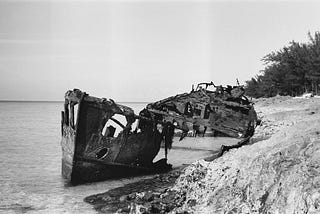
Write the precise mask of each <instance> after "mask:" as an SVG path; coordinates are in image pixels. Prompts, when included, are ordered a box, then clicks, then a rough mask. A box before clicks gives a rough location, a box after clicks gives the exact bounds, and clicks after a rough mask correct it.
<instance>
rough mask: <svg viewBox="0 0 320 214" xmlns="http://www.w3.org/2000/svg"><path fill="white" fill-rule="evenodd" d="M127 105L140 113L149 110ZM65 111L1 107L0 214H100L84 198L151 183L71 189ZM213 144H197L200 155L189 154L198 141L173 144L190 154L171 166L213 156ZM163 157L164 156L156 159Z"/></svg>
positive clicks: (42, 105)
mask: <svg viewBox="0 0 320 214" xmlns="http://www.w3.org/2000/svg"><path fill="white" fill-rule="evenodd" d="M122 104H124V105H127V106H130V107H132V108H133V109H134V110H135V112H136V113H138V112H139V111H140V110H141V109H142V108H143V107H144V106H145V105H146V104H145V103H122ZM62 109H63V102H0V121H1V122H0V213H6V214H7V213H37V214H38V213H96V211H95V210H94V209H93V208H92V206H91V205H89V204H87V203H85V202H83V198H84V197H86V196H89V195H92V194H97V193H101V192H105V191H107V190H109V189H112V188H116V187H119V186H122V185H124V184H127V183H131V182H135V181H138V180H139V179H142V178H150V177H152V175H149V176H140V177H134V178H124V179H116V180H108V181H103V182H97V183H91V184H84V185H79V186H68V185H66V184H65V182H64V180H63V178H62V177H61V147H60V138H61V130H60V123H61V122H60V121H61V118H60V115H61V110H62ZM175 141H176V140H175ZM220 141H221V142H222V141H223V140H220ZM220 141H219V140H216V142H218V143H217V144H216V145H217V146H219V145H220V144H221V142H220ZM182 142H183V141H182ZM201 142H202V143H201ZM211 142H212V138H211V139H205V138H198V141H197V145H198V149H197V150H192V149H190V148H191V147H192V146H193V144H194V141H193V140H190V139H189V140H188V139H186V141H185V143H181V142H174V145H178V147H179V145H180V146H181V145H184V148H187V149H178V148H177V149H172V150H171V151H170V152H169V157H168V159H169V162H170V163H172V164H173V166H174V167H178V166H181V165H182V164H189V163H191V162H193V161H195V160H197V159H199V158H203V157H206V156H209V155H210V154H211V151H210V149H208V145H209V147H210V145H211ZM189 147H190V148H189ZM202 147H203V148H202ZM199 148H200V149H199ZM213 149H214V148H213ZM163 157H164V151H162V150H160V152H159V155H158V156H157V158H156V159H160V158H163Z"/></svg>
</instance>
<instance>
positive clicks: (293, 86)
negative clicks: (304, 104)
mask: <svg viewBox="0 0 320 214" xmlns="http://www.w3.org/2000/svg"><path fill="white" fill-rule="evenodd" d="M308 39H309V41H308V42H307V43H298V42H295V41H292V42H290V43H289V45H288V46H287V47H284V48H282V49H280V50H279V51H276V52H271V53H270V54H268V55H266V56H265V57H263V59H262V61H263V62H264V63H265V65H266V67H265V69H264V70H263V71H262V72H261V73H262V74H261V75H258V76H257V77H255V78H252V79H251V80H249V81H246V93H247V95H249V96H251V97H271V96H275V95H277V94H280V95H291V96H297V95H301V94H302V93H305V92H310V91H312V92H314V93H318V92H319V84H320V32H315V34H314V36H312V35H311V33H310V32H309V33H308Z"/></svg>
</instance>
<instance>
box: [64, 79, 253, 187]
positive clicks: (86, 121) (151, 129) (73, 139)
mask: <svg viewBox="0 0 320 214" xmlns="http://www.w3.org/2000/svg"><path fill="white" fill-rule="evenodd" d="M203 84H205V86H206V87H205V88H202V87H200V85H201V84H199V85H198V87H197V89H196V90H194V89H193V90H192V91H191V92H190V93H184V94H178V95H176V96H172V97H169V98H166V99H164V100H160V101H158V102H155V103H150V104H148V105H147V106H146V108H145V109H143V110H142V111H141V112H140V113H139V115H135V113H134V112H133V110H132V109H131V108H129V107H127V106H123V105H120V104H117V103H115V102H114V101H113V100H111V99H110V100H107V99H105V98H102V99H100V98H96V97H92V96H89V95H88V94H86V93H84V92H81V91H80V90H78V89H74V90H73V91H68V92H67V93H66V95H65V104H64V111H63V112H62V123H61V130H62V133H61V134H62V140H61V145H62V175H63V177H64V178H66V179H67V180H68V181H70V182H71V183H72V184H78V183H84V182H93V181H99V180H105V179H109V178H116V177H124V176H130V175H136V174H141V173H154V172H163V171H167V170H170V169H171V165H170V164H167V159H166V158H167V154H168V150H169V149H170V148H171V145H172V142H173V137H174V135H175V134H176V132H175V129H179V130H181V131H182V133H181V137H180V140H182V139H183V138H184V137H185V136H187V135H188V134H189V133H190V132H193V131H196V132H198V133H200V132H202V134H203V136H204V135H205V132H206V131H207V130H209V131H212V132H211V133H216V132H219V133H221V134H224V135H226V136H229V137H233V138H241V141H240V142H239V143H238V144H237V145H236V147H239V146H242V145H243V144H244V143H246V142H248V141H249V139H250V137H251V136H252V135H253V133H254V129H255V126H256V124H257V114H256V112H255V110H254V108H253V104H252V103H251V102H250V101H249V100H248V99H247V98H246V97H245V96H244V90H243V88H242V87H241V86H233V87H231V86H227V87H222V86H219V87H216V86H215V85H214V84H213V83H212V82H211V83H203ZM208 86H214V87H215V88H216V90H215V91H210V90H208V89H207V88H208ZM75 109H77V110H75ZM117 116H122V117H123V118H124V120H125V121H126V124H125V125H124V124H122V123H121V121H119V120H118V119H117ZM110 121H112V122H114V123H115V125H117V126H119V127H118V129H119V128H121V130H122V131H120V132H119V133H116V131H115V130H116V128H115V127H114V126H113V125H110V124H109V122H110ZM135 122H138V124H137V126H136V129H135V130H134V131H132V130H131V129H132V126H133V124H134V123H135ZM115 133H116V134H117V136H115ZM161 142H164V147H165V158H164V159H161V160H160V161H158V162H156V163H154V162H153V160H154V158H155V157H156V155H157V154H158V152H159V150H160V144H161ZM231 148H233V147H228V148H227V149H231ZM222 150H223V151H226V149H222ZM223 151H222V153H221V154H223Z"/></svg>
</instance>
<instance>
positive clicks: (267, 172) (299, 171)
mask: <svg viewBox="0 0 320 214" xmlns="http://www.w3.org/2000/svg"><path fill="white" fill-rule="evenodd" d="M289 101H290V102H291V100H289ZM290 102H289V103H290ZM281 103H282V104H283V105H286V104H285V103H284V101H283V102H281ZM319 103H320V102H319V101H318V102H317V105H319ZM301 105H304V106H300V105H298V106H296V107H295V108H301V109H298V110H290V111H285V112H282V113H281V112H273V113H272V114H271V115H267V117H266V118H268V119H270V121H275V123H273V122H270V123H273V124H275V125H274V127H275V129H274V131H273V133H272V134H271V136H270V138H269V139H267V140H264V141H260V142H258V143H255V144H253V145H250V146H243V147H241V148H239V149H233V150H231V151H229V152H227V153H226V154H224V155H223V156H222V157H221V158H218V159H216V160H214V161H212V162H204V161H198V162H196V163H194V164H192V165H190V166H189V167H187V168H186V169H185V170H184V173H183V174H182V175H181V176H180V177H179V178H178V179H177V181H176V183H175V186H174V187H173V188H172V189H171V190H174V191H176V192H177V195H179V194H185V195H186V200H184V201H183V204H182V205H181V206H180V207H176V208H175V209H173V210H172V213H182V212H185V211H187V212H190V213H320V207H319V204H320V203H319V202H320V167H319V166H320V136H319V133H320V111H319V110H312V111H313V112H315V113H314V114H311V115H310V114H308V113H304V112H305V111H304V110H303V111H302V109H303V107H304V108H306V107H310V106H309V105H306V104H305V103H303V102H301ZM311 107H312V108H313V109H317V108H318V107H315V106H311ZM290 108H292V107H291V106H290ZM309 112H310V111H309ZM288 124H289V125H288ZM266 128H268V127H266ZM198 172H201V173H198ZM194 202H196V203H194Z"/></svg>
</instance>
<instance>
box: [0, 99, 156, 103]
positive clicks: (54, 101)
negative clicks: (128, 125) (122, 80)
mask: <svg viewBox="0 0 320 214" xmlns="http://www.w3.org/2000/svg"><path fill="white" fill-rule="evenodd" d="M0 102H48V103H50V102H51V103H57V102H64V100H1V99H0ZM116 103H152V102H149V101H118V102H116Z"/></svg>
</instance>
